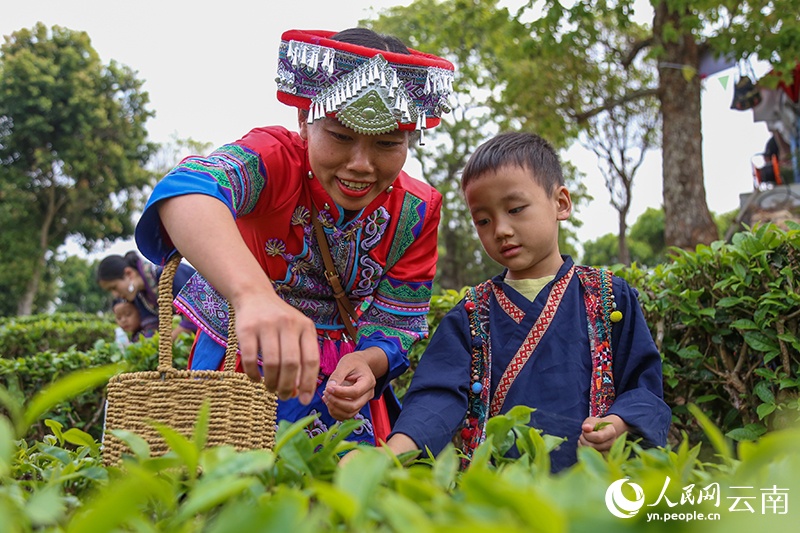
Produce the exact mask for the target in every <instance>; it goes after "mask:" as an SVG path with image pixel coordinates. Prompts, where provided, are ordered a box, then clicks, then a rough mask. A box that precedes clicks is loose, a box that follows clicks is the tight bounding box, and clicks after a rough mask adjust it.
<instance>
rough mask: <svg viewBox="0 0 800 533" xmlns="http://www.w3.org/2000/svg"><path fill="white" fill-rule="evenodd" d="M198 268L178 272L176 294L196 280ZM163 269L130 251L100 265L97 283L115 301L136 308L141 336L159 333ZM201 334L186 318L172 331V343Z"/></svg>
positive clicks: (186, 268) (182, 268) (109, 258)
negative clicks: (160, 283)
mask: <svg viewBox="0 0 800 533" xmlns="http://www.w3.org/2000/svg"><path fill="white" fill-rule="evenodd" d="M192 274H194V269H193V268H192V267H190V266H189V265H186V264H181V265H180V266H179V267H178V271H177V272H176V273H175V281H174V282H173V284H172V294H173V295H177V294H178V291H180V290H181V287H183V286H184V284H185V283H186V282H187V281H188V280H189V278H190V277H192ZM159 276H161V268H157V267H156V266H155V265H153V264H151V263H148V262H147V261H143V260H142V258H141V257H139V254H137V253H136V252H134V251H130V252H128V253H127V254H125V256H124V257H123V256H121V255H109V256H106V257H105V258H104V259H103V260H102V261H100V264H99V265H98V266H97V283H98V284H99V285H100V287H102V288H103V290H106V291H108V292H110V293H111V294H112V295H113V296H114V298H122V299H124V300H127V301H129V302H130V303H132V304H133V305H135V306H136V309H137V310H138V311H139V317H140V329H139V331H140V333H141V334H142V335H143V336H145V337H151V336H152V335H153V334H154V333H155V332H156V331H158V278H159ZM195 331H197V326H195V325H194V324H193V323H192V322H191V321H190V320H188V319H186V317H183V318H182V319H181V322H180V324H179V325H178V326H177V327H175V328H173V330H172V341H173V342H175V340H176V339H177V338H178V336H179V335H180V334H181V333H185V332H188V333H194V332H195Z"/></svg>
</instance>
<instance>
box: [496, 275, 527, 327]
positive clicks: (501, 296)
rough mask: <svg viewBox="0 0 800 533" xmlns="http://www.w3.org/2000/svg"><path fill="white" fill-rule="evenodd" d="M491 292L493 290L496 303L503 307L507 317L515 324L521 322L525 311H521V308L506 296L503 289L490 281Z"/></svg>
mask: <svg viewBox="0 0 800 533" xmlns="http://www.w3.org/2000/svg"><path fill="white" fill-rule="evenodd" d="M492 292H494V297H495V298H496V299H497V303H499V304H500V307H502V308H503V311H505V312H506V314H507V315H508V316H509V318H511V320H513V321H514V322H516V323H517V324H519V323H520V322H522V319H523V318H525V313H524V312H523V311H522V309H520V308H519V307H517V304H515V303H514V302H512V301H511V300H509V298H508V296H506V293H505V292H503V289H501V288H500V287H498V286H497V285H495V284H494V283H492Z"/></svg>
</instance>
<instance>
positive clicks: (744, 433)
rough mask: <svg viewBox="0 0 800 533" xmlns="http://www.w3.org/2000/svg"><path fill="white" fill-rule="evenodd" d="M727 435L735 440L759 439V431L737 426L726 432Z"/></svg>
mask: <svg viewBox="0 0 800 533" xmlns="http://www.w3.org/2000/svg"><path fill="white" fill-rule="evenodd" d="M725 435H726V436H727V437H730V438H732V439H733V440H735V441H743V440H748V441H749V440H756V439H758V433H756V432H755V431H751V430H749V429H746V428H737V429H733V430H731V431H729V432H727V433H726V434H725Z"/></svg>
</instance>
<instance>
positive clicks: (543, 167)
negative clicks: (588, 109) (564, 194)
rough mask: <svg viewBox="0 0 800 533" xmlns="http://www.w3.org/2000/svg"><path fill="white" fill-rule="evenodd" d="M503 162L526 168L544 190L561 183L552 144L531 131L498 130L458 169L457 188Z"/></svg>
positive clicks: (559, 169) (497, 168) (562, 181)
mask: <svg viewBox="0 0 800 533" xmlns="http://www.w3.org/2000/svg"><path fill="white" fill-rule="evenodd" d="M507 165H516V166H518V167H520V168H524V169H527V170H528V171H529V172H530V173H531V174H532V175H533V179H534V181H536V183H538V184H539V185H540V186H541V187H542V188H543V189H544V190H545V191H547V192H548V193H550V192H552V191H553V189H555V188H556V187H561V186H563V185H564V175H563V173H562V172H561V162H560V161H559V159H558V154H556V151H555V150H554V149H553V147H552V146H551V145H550V143H548V142H547V141H545V140H544V139H542V138H541V137H539V136H538V135H536V134H535V133H524V132H519V131H512V132H506V133H500V134H498V135H496V136H494V137H493V138H491V139H489V140H488V141H486V142H485V143H483V144H482V145H480V146H479V147H478V149H477V150H475V152H474V153H473V154H472V156H471V157H470V158H469V161H467V164H466V166H464V170H463V171H462V172H461V191H462V192H464V190H465V189H466V187H467V185H468V184H469V183H471V182H472V181H474V180H476V179H478V178H479V177H480V176H482V175H483V174H485V173H487V172H496V171H497V170H499V169H501V168H502V167H504V166H507Z"/></svg>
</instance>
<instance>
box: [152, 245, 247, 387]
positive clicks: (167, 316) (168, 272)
mask: <svg viewBox="0 0 800 533" xmlns="http://www.w3.org/2000/svg"><path fill="white" fill-rule="evenodd" d="M181 259H182V256H181V254H180V253H178V252H176V253H174V254H173V255H172V257H170V258H169V260H168V261H167V264H166V265H164V270H163V271H162V272H161V277H160V278H159V280H158V371H159V372H162V373H163V372H169V371H171V370H175V368H174V367H173V366H172V300H173V298H172V284H173V281H174V280H175V272H177V270H178V265H180V263H181ZM238 345H239V340H238V338H237V337H236V315H235V314H234V312H233V306H231V304H230V303H228V346H227V348H226V349H225V371H226V372H233V371H234V370H235V369H236V352H237V350H238Z"/></svg>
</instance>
